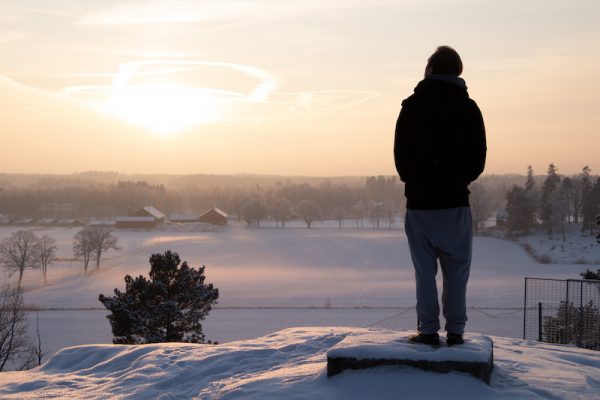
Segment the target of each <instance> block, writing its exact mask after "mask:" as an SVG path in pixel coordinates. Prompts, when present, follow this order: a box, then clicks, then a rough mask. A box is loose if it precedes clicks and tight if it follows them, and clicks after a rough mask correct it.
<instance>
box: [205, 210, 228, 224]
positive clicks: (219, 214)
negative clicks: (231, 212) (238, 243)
mask: <svg viewBox="0 0 600 400" xmlns="http://www.w3.org/2000/svg"><path fill="white" fill-rule="evenodd" d="M199 220H200V222H207V223H209V224H213V225H226V224H227V214H226V213H225V212H223V211H222V210H219V209H218V208H217V207H213V208H211V209H210V210H208V211H207V212H205V213H204V214H202V215H201V216H200V218H199Z"/></svg>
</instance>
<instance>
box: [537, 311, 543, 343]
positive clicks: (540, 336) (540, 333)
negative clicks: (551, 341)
mask: <svg viewBox="0 0 600 400" xmlns="http://www.w3.org/2000/svg"><path fill="white" fill-rule="evenodd" d="M538 341H539V342H542V341H543V340H542V302H541V301H540V302H539V303H538Z"/></svg>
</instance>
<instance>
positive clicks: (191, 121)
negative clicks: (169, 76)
mask: <svg viewBox="0 0 600 400" xmlns="http://www.w3.org/2000/svg"><path fill="white" fill-rule="evenodd" d="M105 111H106V112H108V113H110V114H112V115H114V116H116V117H118V118H120V119H122V120H125V121H127V122H130V123H132V124H136V125H139V126H142V127H144V128H146V129H148V130H150V131H153V132H156V133H158V134H160V135H165V136H166V135H171V134H173V133H176V132H180V131H182V130H185V129H186V128H189V127H191V126H194V125H198V124H202V123H208V122H214V121H217V120H218V119H219V115H218V114H219V100H218V99H217V97H216V96H215V95H214V93H211V90H209V89H205V88H194V87H189V86H185V85H181V84H177V83H160V84H158V83H157V84H143V85H126V86H124V87H122V88H120V89H119V90H118V91H115V92H114V93H113V94H112V96H111V97H110V98H109V99H108V102H107V103H106V105H105Z"/></svg>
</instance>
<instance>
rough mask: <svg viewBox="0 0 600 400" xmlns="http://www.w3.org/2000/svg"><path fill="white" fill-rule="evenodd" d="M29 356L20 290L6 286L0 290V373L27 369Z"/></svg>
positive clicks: (29, 347) (29, 348)
mask: <svg viewBox="0 0 600 400" xmlns="http://www.w3.org/2000/svg"><path fill="white" fill-rule="evenodd" d="M30 354H31V345H30V343H29V340H28V336H27V315H26V314H25V311H24V310H23V295H22V293H21V288H19V287H17V288H14V287H11V286H9V285H6V286H4V287H3V288H1V289H0V371H2V370H4V369H5V368H8V367H9V366H18V365H19V366H18V367H17V368H18V369H25V368H27V367H28V366H29V365H30V362H29V359H30V358H31V357H30Z"/></svg>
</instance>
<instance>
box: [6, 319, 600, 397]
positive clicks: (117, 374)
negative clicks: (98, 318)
mask: <svg viewBox="0 0 600 400" xmlns="http://www.w3.org/2000/svg"><path fill="white" fill-rule="evenodd" d="M367 333H372V331H369V330H366V329H358V328H357V329H350V328H294V329H287V330H284V331H279V332H277V333H274V334H271V335H268V336H265V337H262V338H258V339H255V340H248V341H238V342H232V343H228V344H221V345H217V346H214V345H190V344H157V345H146V346H117V345H88V346H80V347H72V348H66V349H63V350H62V351H60V352H59V353H57V354H56V355H55V356H54V357H52V358H51V359H50V360H49V361H48V362H47V363H46V364H44V365H43V366H41V367H39V368H37V369H35V370H33V371H28V372H8V373H3V374H0V399H40V398H69V399H110V398H121V397H123V396H126V397H127V398H132V399H163V400H166V399H175V398H196V399H212V398H219V399H273V400H277V399H286V400H288V399H344V400H353V399H357V400H358V399H360V400H364V399H379V400H385V399H398V398H399V396H400V394H401V395H402V398H406V399H445V400H451V399H460V400H469V399H473V400H475V399H476V400H480V399H507V400H508V399H510V400H514V399H524V400H526V399H588V400H592V399H598V398H600V395H599V394H600V358H599V357H598V353H597V352H593V351H589V350H582V349H578V348H573V347H567V346H559V345H550V344H545V343H538V342H528V341H523V340H518V339H507V338H500V337H494V338H493V340H494V346H495V347H494V357H495V369H494V372H493V375H492V381H491V386H487V385H486V384H485V383H483V382H482V381H480V380H478V379H476V378H473V377H470V376H468V375H462V374H457V373H449V374H438V373H432V372H424V371H421V370H416V369H412V368H408V367H383V368H376V369H371V370H363V371H347V372H344V373H342V374H340V375H337V376H335V377H332V378H327V376H326V358H325V354H326V352H327V350H328V349H330V348H331V347H332V346H334V345H335V344H337V343H339V342H340V341H341V340H343V339H344V338H345V337H346V336H348V335H364V334H367ZM406 334H407V335H408V332H407V333H406Z"/></svg>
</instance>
